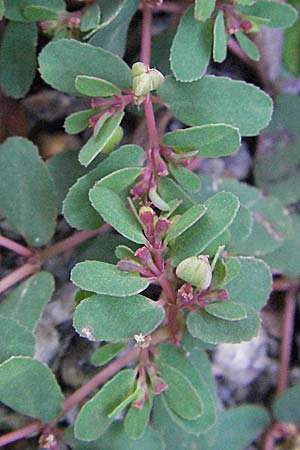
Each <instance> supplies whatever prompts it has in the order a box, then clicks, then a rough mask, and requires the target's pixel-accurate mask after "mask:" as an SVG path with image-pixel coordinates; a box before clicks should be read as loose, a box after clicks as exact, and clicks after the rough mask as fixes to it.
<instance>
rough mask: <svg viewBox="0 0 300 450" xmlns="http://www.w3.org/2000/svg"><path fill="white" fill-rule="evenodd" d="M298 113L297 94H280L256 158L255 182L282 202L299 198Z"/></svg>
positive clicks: (299, 129)
mask: <svg viewBox="0 0 300 450" xmlns="http://www.w3.org/2000/svg"><path fill="white" fill-rule="evenodd" d="M299 23H300V21H299ZM299 42H300V40H299ZM299 114H300V98H299V97H298V95H292V94H287V93H286V94H281V95H279V96H278V97H277V98H276V104H275V110H274V114H273V118H272V122H271V123H270V125H269V127H268V128H267V129H266V130H265V131H264V132H263V133H262V136H261V139H260V142H259V147H258V152H257V154H256V158H255V167H254V170H255V181H256V184H257V185H258V187H260V188H261V189H262V190H263V191H264V192H265V194H267V195H274V197H277V198H278V199H279V200H280V201H282V202H283V204H285V205H288V204H290V203H296V202H298V200H299V199H300V176H299V167H300V153H299V146H298V139H299V137H300V126H299V121H298V120H297V117H298V115H299Z"/></svg>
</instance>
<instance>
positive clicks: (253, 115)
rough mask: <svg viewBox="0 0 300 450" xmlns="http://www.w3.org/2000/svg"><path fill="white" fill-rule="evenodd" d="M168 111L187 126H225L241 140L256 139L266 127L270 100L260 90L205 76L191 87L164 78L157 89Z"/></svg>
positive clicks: (270, 108) (245, 84) (235, 82)
mask: <svg viewBox="0 0 300 450" xmlns="http://www.w3.org/2000/svg"><path fill="white" fill-rule="evenodd" d="M158 94H159V95H160V96H161V97H162V98H163V100H164V102H165V103H166V104H167V107H168V108H169V109H170V110H171V111H172V112H173V113H174V114H175V116H176V117H177V118H178V119H179V120H181V121H182V122H184V123H186V124H188V125H193V126H194V125H205V124H218V123H219V124H220V123H227V124H229V125H232V126H234V127H237V128H239V130H240V133H241V135H242V136H255V135H256V134H258V132H259V130H261V129H262V128H264V127H265V126H267V125H268V123H269V121H270V119H271V115H272V110H273V108H272V100H271V99H270V97H269V96H268V95H267V94H265V93H264V92H263V91H262V90H260V89H259V88H257V87H256V86H253V85H252V84H248V83H245V82H244V81H236V80H231V79H229V78H226V77H215V76H205V77H203V78H202V79H201V80H198V81H194V82H193V83H189V84H186V83H180V82H178V81H176V80H175V79H174V78H172V77H167V78H166V79H165V82H164V83H163V84H162V85H161V86H160V87H159V88H158Z"/></svg>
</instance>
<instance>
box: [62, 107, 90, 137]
mask: <svg viewBox="0 0 300 450" xmlns="http://www.w3.org/2000/svg"><path fill="white" fill-rule="evenodd" d="M96 113H97V110H95V109H94V108H92V109H86V110H83V111H78V112H75V113H73V114H71V115H70V116H68V117H67V118H66V120H65V123H64V128H65V130H66V132H67V133H69V134H77V133H81V131H83V130H85V129H86V128H87V127H88V126H89V120H90V118H91V117H92V116H94V115H95V114H96Z"/></svg>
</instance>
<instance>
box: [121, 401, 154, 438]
mask: <svg viewBox="0 0 300 450" xmlns="http://www.w3.org/2000/svg"><path fill="white" fill-rule="evenodd" d="M151 408H152V401H151V399H150V398H147V400H146V401H145V402H144V404H143V406H142V408H141V409H138V408H136V407H134V406H131V407H130V408H129V410H128V413H127V414H126V418H125V422H124V428H125V432H126V434H127V435H128V436H129V437H130V438H131V439H140V438H141V437H142V436H143V435H144V433H145V431H146V428H147V425H148V422H149V418H150V412H151Z"/></svg>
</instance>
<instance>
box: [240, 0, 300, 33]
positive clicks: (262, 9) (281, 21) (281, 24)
mask: <svg viewBox="0 0 300 450" xmlns="http://www.w3.org/2000/svg"><path fill="white" fill-rule="evenodd" d="M240 10H241V12H242V13H243V14H247V15H251V16H256V17H260V18H263V19H268V22H267V26H268V27H272V28H288V27H290V26H291V25H293V23H294V22H295V20H296V19H297V10H296V9H295V8H293V7H292V6H291V5H287V4H284V3H278V2H276V1H270V0H259V1H257V2H256V3H255V4H253V5H251V6H245V7H241V8H240Z"/></svg>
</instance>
